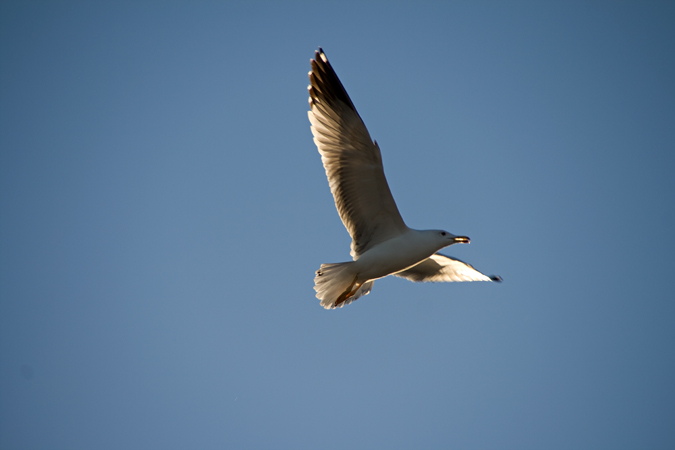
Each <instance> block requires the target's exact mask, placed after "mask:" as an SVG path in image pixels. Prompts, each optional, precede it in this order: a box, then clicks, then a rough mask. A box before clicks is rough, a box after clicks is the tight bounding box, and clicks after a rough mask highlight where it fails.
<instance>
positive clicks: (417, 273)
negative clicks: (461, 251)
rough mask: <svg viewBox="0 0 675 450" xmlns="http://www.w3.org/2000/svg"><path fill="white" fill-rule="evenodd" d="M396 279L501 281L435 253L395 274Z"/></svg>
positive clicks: (497, 277)
mask: <svg viewBox="0 0 675 450" xmlns="http://www.w3.org/2000/svg"><path fill="white" fill-rule="evenodd" d="M394 275H396V276H397V277H401V278H406V279H408V280H410V281H431V282H436V283H438V282H448V281H502V279H501V277H499V276H496V275H485V274H483V273H481V272H479V271H477V270H476V269H474V268H473V267H472V266H471V265H470V264H467V263H465V262H462V261H460V260H459V259H455V258H451V257H449V256H445V255H441V254H440V253H435V254H433V255H431V256H430V257H429V258H427V259H425V260H424V261H422V262H421V263H418V264H416V265H414V266H412V267H411V268H409V269H406V270H403V271H401V272H398V273H395V274H394Z"/></svg>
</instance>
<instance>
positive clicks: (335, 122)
mask: <svg viewBox="0 0 675 450" xmlns="http://www.w3.org/2000/svg"><path fill="white" fill-rule="evenodd" d="M311 64H312V71H311V72H309V81H310V85H309V87H308V89H309V105H310V107H311V111H309V112H308V115H309V121H310V122H311V124H312V134H313V135H314V143H315V144H316V146H317V148H318V149H319V153H320V154H321V161H322V162H323V167H324V168H325V169H326V176H327V177H328V184H329V185H330V190H331V192H332V193H333V198H334V199H335V206H336V207H337V210H338V213H339V214H340V218H341V219H342V223H343V224H344V226H345V228H347V231H348V232H349V234H350V235H351V237H352V251H351V254H352V257H353V258H354V259H357V258H358V256H359V255H361V254H362V253H363V252H365V251H366V250H368V249H369V248H371V247H373V246H375V245H377V244H379V243H381V242H384V241H386V240H388V239H391V238H392V237H395V236H397V235H399V234H401V233H403V232H405V231H406V230H407V227H406V225H405V223H404V222H403V219H402V218H401V214H400V213H399V212H398V208H397V207H396V203H395V202H394V198H393V197H392V195H391V191H390V190H389V185H388V184H387V179H386V178H385V177H384V169H383V168H382V156H381V154H380V148H379V147H378V145H377V143H376V142H374V141H373V140H372V139H371V138H370V134H369V133H368V130H367V129H366V125H365V124H364V123H363V120H361V117H360V116H359V114H358V113H357V112H356V108H355V107H354V104H353V103H352V101H351V100H350V98H349V95H347V91H345V88H344V87H343V86H342V83H341V82H340V79H339V78H338V77H337V75H336V74H335V71H334V70H333V68H332V67H331V65H330V63H329V62H328V58H326V55H325V54H324V53H323V50H321V48H319V51H317V52H316V55H315V57H314V59H313V60H311Z"/></svg>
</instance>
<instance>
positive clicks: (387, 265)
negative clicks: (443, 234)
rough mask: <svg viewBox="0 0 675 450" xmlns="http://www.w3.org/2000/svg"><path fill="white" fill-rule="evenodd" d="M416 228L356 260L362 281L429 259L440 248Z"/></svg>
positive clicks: (383, 275)
mask: <svg viewBox="0 0 675 450" xmlns="http://www.w3.org/2000/svg"><path fill="white" fill-rule="evenodd" d="M438 249H439V248H438V245H437V244H436V243H431V242H429V240H428V239H425V238H424V236H422V235H420V234H419V233H417V232H416V231H415V230H409V231H408V232H407V233H405V234H402V235H401V236H398V237H396V238H394V239H390V240H388V241H385V242H383V243H381V244H378V245H376V246H375V247H373V248H371V249H369V250H368V251H367V252H365V253H364V254H362V255H361V256H360V257H359V259H358V260H356V262H355V264H356V267H355V268H356V269H357V271H358V281H359V282H360V283H362V282H365V281H368V280H375V279H377V278H382V277H386V276H387V275H391V274H392V273H396V272H400V271H402V270H405V269H407V268H409V267H412V266H414V265H415V264H417V263H419V262H421V261H423V260H425V259H427V258H428V257H429V256H431V255H433V254H434V253H435V252H436V251H437V250H438Z"/></svg>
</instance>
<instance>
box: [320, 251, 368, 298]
mask: <svg viewBox="0 0 675 450" xmlns="http://www.w3.org/2000/svg"><path fill="white" fill-rule="evenodd" d="M353 264H354V262H353V261H350V262H344V263H337V264H321V268H320V269H319V270H317V271H316V276H315V277H314V290H315V291H316V298H318V299H320V300H321V306H323V307H324V308H326V309H334V308H342V307H343V306H344V305H348V304H350V303H351V302H353V301H354V300H356V299H358V298H359V297H361V296H363V295H366V294H368V293H369V292H370V290H371V289H372V287H373V282H372V281H368V282H366V283H363V285H361V286H360V287H359V288H358V289H357V290H356V292H355V293H354V294H352V295H351V296H349V297H347V298H346V299H343V300H342V301H341V302H340V303H337V302H338V300H339V299H340V296H342V295H343V294H344V293H345V292H348V290H351V289H353V288H354V287H355V285H354V283H355V281H356V275H357V273H356V272H355V271H354V267H353Z"/></svg>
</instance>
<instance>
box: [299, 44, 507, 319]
mask: <svg viewBox="0 0 675 450" xmlns="http://www.w3.org/2000/svg"><path fill="white" fill-rule="evenodd" d="M310 63H311V66H312V70H311V71H310V72H309V82H310V84H309V86H308V88H307V89H308V90H309V106H310V111H308V116H309V121H310V123H311V130H312V135H313V136H314V143H315V144H316V146H317V148H318V150H319V153H320V154H321V161H322V162H323V167H324V168H325V169H326V176H327V177H328V184H329V185H330V190H331V193H332V194H333V199H334V200H335V206H336V207H337V210H338V213H339V215H340V218H341V219H342V223H343V224H344V226H345V228H347V231H348V232H349V235H350V236H351V238H352V245H351V256H352V259H353V261H349V262H342V263H336V264H321V268H320V269H319V270H317V271H316V276H315V278H314V290H315V291H316V297H317V298H318V299H319V300H321V306H323V307H324V308H326V309H335V308H341V307H343V306H345V305H348V304H350V303H351V302H353V301H354V300H356V299H358V298H360V297H362V296H364V295H366V294H368V293H369V292H370V290H371V289H372V288H373V282H374V281H375V280H377V279H379V278H384V277H386V276H388V275H395V276H397V277H401V278H406V279H408V280H411V281H431V282H447V281H498V282H499V281H502V279H501V277H498V276H496V275H485V274H483V273H481V272H479V271H477V270H476V269H474V268H473V267H472V266H471V265H469V264H467V263H465V262H462V261H460V260H458V259H455V258H451V257H450V256H446V255H442V254H440V253H437V252H438V250H440V249H442V248H444V247H447V246H449V245H452V244H458V243H459V244H468V243H469V242H470V240H469V238H468V237H466V236H457V235H454V234H452V233H450V232H448V231H443V230H413V229H412V228H408V227H407V226H406V224H405V223H404V222H403V218H402V217H401V214H400V213H399V211H398V208H397V207H396V203H395V202H394V197H392V195H391V191H390V190H389V185H388V184H387V179H386V178H385V176H384V168H383V166H382V155H381V153H380V147H379V146H378V145H377V142H376V141H374V140H372V139H371V138H370V134H369V133H368V129H367V128H366V125H365V124H364V123H363V120H362V119H361V116H359V113H358V112H356V108H355V107H354V104H353V103H352V101H351V99H350V98H349V95H348V94H347V91H346V90H345V88H344V86H342V83H341V82H340V79H339V78H338V76H337V74H336V73H335V71H334V70H333V67H332V66H331V65H330V63H329V62H328V58H327V57H326V54H325V53H324V52H323V50H322V49H321V47H319V50H318V51H316V52H315V56H314V59H312V60H310Z"/></svg>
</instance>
